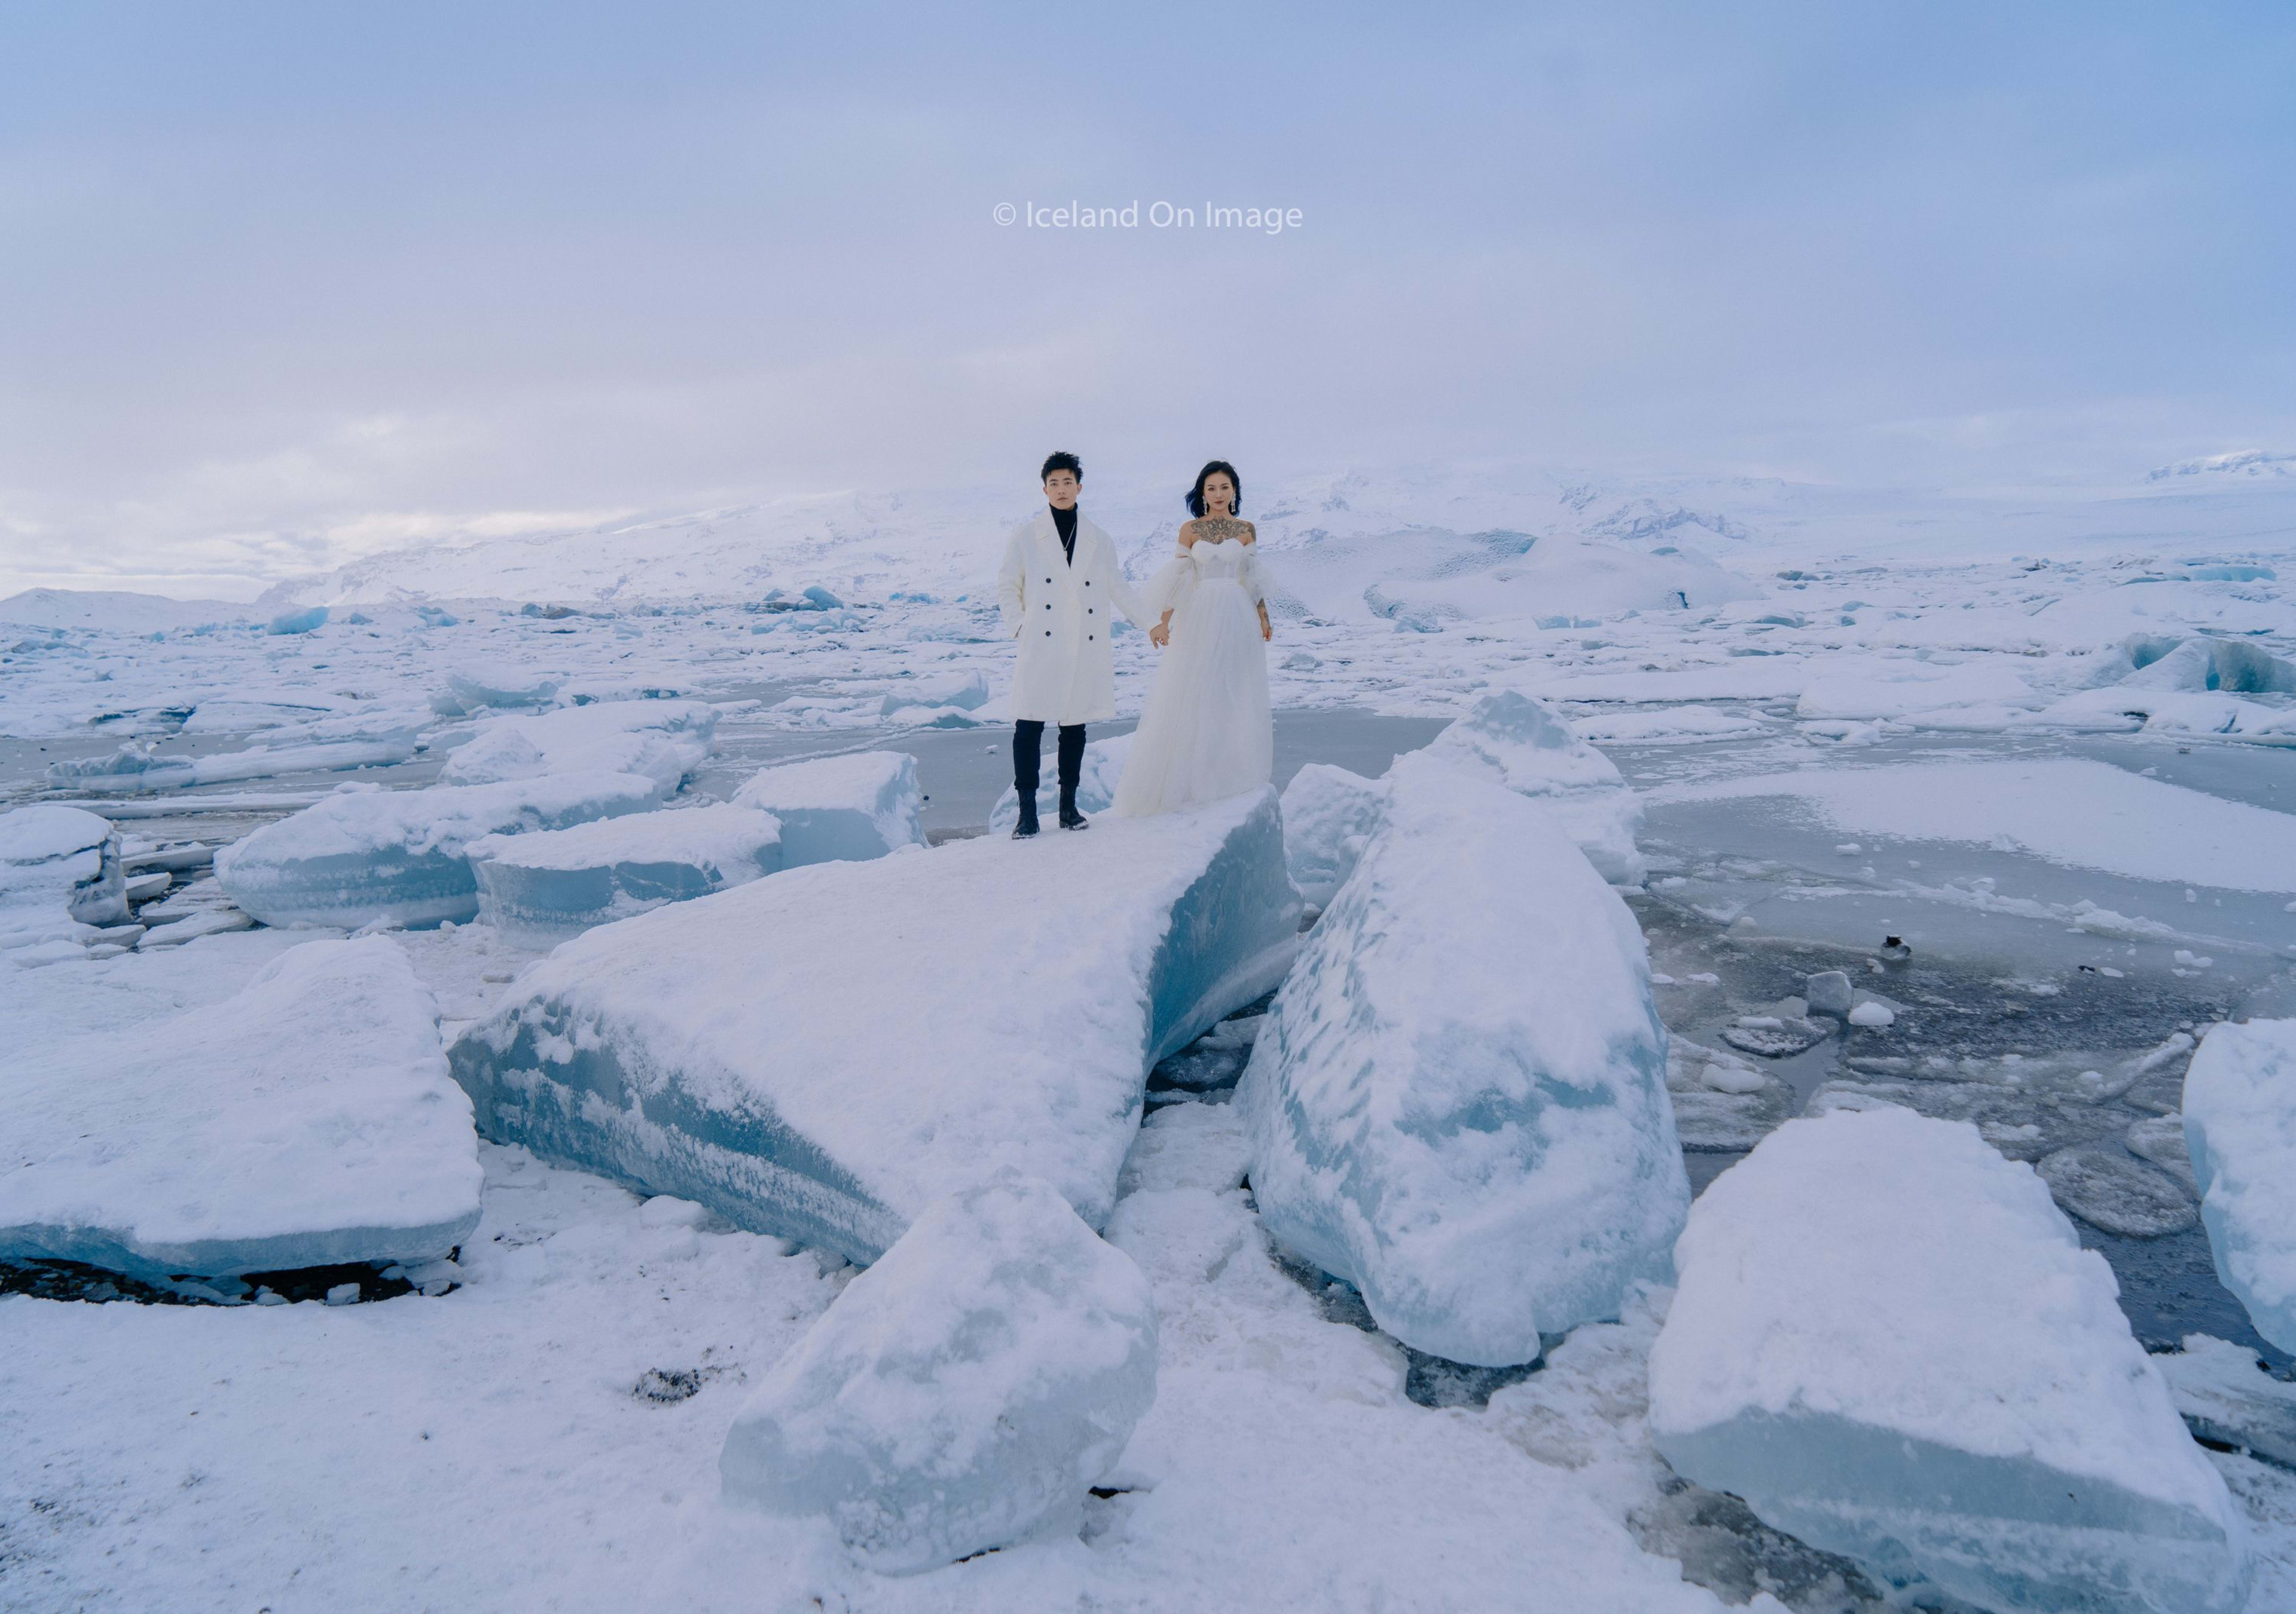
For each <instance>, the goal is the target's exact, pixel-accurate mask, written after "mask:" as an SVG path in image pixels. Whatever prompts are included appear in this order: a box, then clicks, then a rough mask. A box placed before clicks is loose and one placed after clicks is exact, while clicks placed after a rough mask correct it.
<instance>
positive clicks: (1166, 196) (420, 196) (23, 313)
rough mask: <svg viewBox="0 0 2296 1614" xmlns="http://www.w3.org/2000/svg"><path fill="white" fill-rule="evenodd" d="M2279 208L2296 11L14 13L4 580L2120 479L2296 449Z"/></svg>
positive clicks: (2294, 160) (4, 12) (2291, 162)
mask: <svg viewBox="0 0 2296 1614" xmlns="http://www.w3.org/2000/svg"><path fill="white" fill-rule="evenodd" d="M2292 176H2296V8H2290V7H2288V6H2286V5H2285V4H2272V5H2264V4H2257V5H2248V6H2233V5H2226V6H2187V7H2163V6H2158V5H2133V4H2130V5H2125V4H2083V5H2078V6H2076V5H2052V4H2033V5H2021V6H2013V7H2002V6H1964V5H1953V4H1938V5H1925V6H1911V5H1887V6H1883V5H1856V6H1853V5H1817V4H1807V5H1798V4H1770V5H1763V4H1756V5H1750V6H1740V7H1724V6H1703V7H1699V6H1666V5H1632V4H1628V5H1619V4H1603V5H1583V6H1571V7H1452V8H1445V7H1434V8H1414V9H1413V10H1411V11H1410V12H1407V13H1406V12H1403V11H1401V10H1400V8H1391V7H1377V8H1373V7H1363V8H1356V7H1349V6H1333V5H1328V4H1325V5H1316V6H1266V7H1239V6H1234V5H1227V6H1200V7H1191V6H1186V5H1177V6H1164V7H1159V8H1154V9H1153V10H1150V9H1148V8H1122V9H1119V8H1112V7H1098V6H1075V5H1072V6H1070V7H1067V8H1035V9H1021V8H988V9H980V10H972V9H970V8H968V9H966V10H964V11H963V12H959V11H958V10H956V9H955V8H939V7H922V6H919V7H844V8H825V7H806V8H798V7H787V8H781V7H772V8H768V7H758V6H723V7H720V6H709V5H683V6H658V7H611V8H610V7H591V6H583V5H565V4H560V5H551V6H546V7H545V6H539V5H536V6H527V7H512V6H487V7H477V8H471V7H462V6H447V5H425V4H411V5H408V4H402V5H396V6H391V7H387V8H386V7H361V8H353V7H348V6H332V7H312V6H307V5H284V4H279V5H256V4H249V5H235V6H232V7H227V8H226V7H184V6H179V5H168V6H158V5H154V6H148V7H114V6H105V5H100V4H96V5H74V6H49V5H41V4H29V3H25V0H0V246H4V249H5V250H4V251H0V544H4V545H7V547H8V548H9V549H10V550H11V551H12V554H11V556H10V558H9V561H8V562H7V563H6V564H5V566H4V567H0V571H5V572H7V573H9V574H12V575H13V576H14V577H16V578H18V579H20V580H22V579H29V578H46V579H49V580H63V579H64V578H72V579H75V580H78V581H82V582H84V583H86V584H88V585H91V586H93V585H94V584H96V583H98V582H100V581H101V580H102V579H104V578H107V577H109V578H116V579H118V580H119V586H164V587H168V589H169V590H170V591H171V592H198V590H197V589H196V588H195V587H194V586H193V585H195V584H197V583H198V582H199V581H200V580H201V578H210V579H213V580H215V581H216V583H217V586H219V587H220V586H225V584H226V583H228V582H229V581H230V580H231V579H234V578H236V579H239V580H240V583H241V584H242V585H244V584H245V582H246V581H247V580H248V579H253V578H266V577H273V576H276V575H279V574H281V573H283V572H286V571H292V570H297V569H307V568H309V567H312V566H316V565H319V564H324V563H328V562H331V561H337V560H340V559H343V558H346V557H347V556H348V554H350V553H356V552H357V551H359V550H363V549H373V548H376V547H382V546H387V545H395V544H398V543H400V542H405V541H409V540H418V539H424V538H430V537H454V536H467V535H471V534H484V533H489V532H501V531H518V530H530V529H533V528H537V527H538V526H542V527H546V526H550V525H554V524H561V523H564V522H569V521H575V520H588V519H594V518H595V517H598V516H601V515H604V514H607V513H611V512H623V511H662V510H670V509H682V508H691V507H695V506H700V505H704V504H716V503H726V502H733V501H735V500H739V499H742V498H745V497H750V496H758V495H761V494H771V493H778V492H793V491H820V490H824V489H829V488H835V487H852V486H871V487H937V486H949V485H960V484H978V483H983V482H988V481H992V480H995V479H999V478H1003V477H1006V476H1015V477H1017V478H1019V479H1023V480H1025V478H1026V476H1027V473H1028V471H1029V468H1031V467H1033V465H1034V463H1035V461H1036V459H1037V457H1038V456H1039V455H1041V454H1042V452H1043V451H1044V449H1045V448H1046V447H1049V446H1051V445H1053V444H1055V443H1057V444H1062V445H1069V446H1073V447H1078V448H1079V449H1080V450H1082V451H1084V452H1085V453H1087V455H1088V456H1089V457H1090V461H1091V463H1092V464H1093V465H1094V467H1095V470H1096V471H1105V472H1106V473H1107V474H1112V475H1118V476H1123V477H1132V478H1145V477H1152V476H1167V477H1169V476H1173V475H1175V474H1177V475H1178V476H1179V477H1181V478H1183V479H1185V475H1186V473H1187V471H1188V470H1189V469H1191V468H1193V465H1194V464H1195V463H1198V462H1200V461H1201V459H1202V458H1203V457H1205V456H1206V455H1209V454H1211V453H1215V452H1217V453H1220V454H1223V455H1226V456H1227V457H1230V458H1233V459H1235V460H1237V461H1238V462H1239V463H1248V464H1250V465H1251V466H1252V467H1253V469H1254V471H1255V473H1257V474H1258V475H1259V476H1261V477H1280V476H1283V475H1286V474H1291V473H1308V472H1314V471H1323V470H1329V469H1337V468H1340V467H1344V466H1349V465H1385V464H1393V463H1427V462H1434V463H1441V462H1444V461H1447V460H1456V459H1481V458H1491V457H1504V458H1510V459H1521V460H1528V461H1530V462H1534V463H1554V464H1557V465H1571V466H1583V467H1588V468H1592V469H1595V470H1598V471H1620V472H1635V471H1702V472H1703V471H1726V472H1737V471H1743V472H1748V473H1753V474H1766V475H1771V474H1774V475H1784V476H1791V477H1797V478H1806V479H1818V480H1829V481H1845V482H1857V483H1878V484H1891V485H1898V484H1909V485H1946V486H1956V487H1973V486H2003V485H2025V484H2032V483H2039V482H2052V481H2065V480H2071V481H2076V482H2087V483H2097V484H2103V485H2118V484H2121V483H2126V482H2130V481H2133V480H2135V479H2137V478H2139V477H2141V475H2142V473H2143V471H2144V470H2145V469H2146V468H2147V467H2149V466H2151V465H2153V464H2157V463H2162V462H2164V461H2167V460H2170V459H2176V458H2180V457H2185V456H2187V455H2198V454H2206V453H2213V452H2218V451H2222V450H2226V449H2235V448H2244V447H2267V448H2292V447H2296V403H2292V401H2291V400H2292V397H2296V389H2292V386H2291V381H2292V377H2296V365H2292V359H2296V299H2292V298H2291V296H2290V294H2289V291H2288V288H2289V287H2290V286H2292V285H2296V177H2292ZM1071 199H1074V200H1078V201H1086V202H1091V203H1105V204H1111V205H1119V206H1120V205H1122V204H1124V203H1126V202H1131V201H1137V202H1139V203H1140V204H1141V205H1142V206H1143V207H1144V208H1146V207H1148V206H1149V205H1150V204H1152V203H1153V202H1154V201H1157V200H1159V199H1162V200H1167V201H1173V202H1176V203H1178V204H1182V205H1188V204H1194V205H1197V206H1199V207H1201V205H1202V204H1203V203H1205V202H1216V203H1222V204H1227V205H1234V206H1238V207H1247V206H1260V207H1279V208H1295V207H1296V208H1298V209H1300V212H1301V215H1302V219H1303V223H1302V225H1301V227H1300V229H1298V230H1297V231H1292V232H1287V233H1284V234H1283V235H1280V236H1275V237H1272V238H1271V237H1269V236H1267V235H1265V234H1261V233H1249V232H1244V231H1235V230H1222V231H1213V230H1210V229H1204V228H1197V229H1194V230H1185V229H1178V228H1171V229H1166V230H1157V229H1153V228H1152V227H1148V226H1147V225H1145V223H1144V224H1143V225H1142V226H1140V227H1137V228H1134V229H1129V230H1126V229H1116V230H1102V231H1094V232H1090V233H1087V232H1083V231H1054V230H1031V229H1028V228H1025V227H1022V226H1020V225H1013V226H1000V225H997V224H996V222H995V217H994V212H993V209H995V208H996V205H997V204H998V203H1000V202H1010V203H1013V204H1014V205H1015V206H1022V205H1026V204H1029V203H1030V202H1035V203H1037V204H1049V203H1058V202H1063V201H1070V200H1071ZM1176 467H1177V468H1178V469H1177V472H1176V471H1175V468H1176ZM0 580H4V579H0Z"/></svg>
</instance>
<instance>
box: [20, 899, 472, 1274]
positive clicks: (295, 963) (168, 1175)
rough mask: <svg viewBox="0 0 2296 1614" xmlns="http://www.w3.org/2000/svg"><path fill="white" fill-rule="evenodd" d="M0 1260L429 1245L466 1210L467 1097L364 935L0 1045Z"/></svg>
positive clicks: (219, 1269)
mask: <svg viewBox="0 0 2296 1614" xmlns="http://www.w3.org/2000/svg"><path fill="white" fill-rule="evenodd" d="M0 1137H5V1138H6V1139H7V1145H6V1148H5V1150H4V1151H0V1258H8V1259H13V1260H39V1259H57V1260H71V1261H84V1262H86V1263H88V1264H90V1265H92V1266H104V1267H110V1268H112V1269H113V1270H116V1271H121V1272H129V1273H139V1274H155V1273H156V1274H202V1275H209V1276H214V1275H224V1274H237V1273H246V1272H270V1271H276V1270H279V1269H283V1268H291V1267H299V1266H332V1265H335V1264H337V1263H340V1262H347V1261H417V1260H428V1259H431V1258H436V1257H439V1256H443V1255H445V1254H446V1253H447V1251H448V1250H449V1249H453V1248H454V1247H455V1246H456V1245H457V1244H460V1243H461V1242H462V1241H463V1239H464V1238H465V1237H467V1236H468V1235H469V1233H470V1231H471V1228H472V1227H474V1226H476V1225H477V1224H478V1219H479V1180H480V1171H479V1160H478V1139H477V1136H476V1135H475V1134H474V1133H473V1132H472V1130H471V1105H470V1100H469V1099H468V1098H466V1097H465V1096H464V1095H463V1093H462V1092H461V1090H460V1089H458V1088H457V1087H456V1086H455V1084H454V1082H453V1081H452V1080H450V1079H449V1078H448V1077H447V1061H446V1058H445V1055H444V1054H443V1053H442V1052H441V1051H440V1048H439V1027H438V1020H437V1013H436V1010H435V1009H434V1007H433V1005H432V1004H431V1000H430V992H429V991H428V990H427V989H426V988H425V987H423V986H422V982H420V981H419V980H417V979H415V976H414V970H413V969H412V968H411V967H410V966H409V965H408V963H407V962H406V954H404V953H403V952H401V951H400V950H399V948H398V944H397V943H395V942H393V941H391V940H389V938H384V937H379V936H378V937H367V938H363V939H360V940H357V941H315V942H309V943H306V944H305V945H304V946H299V947H297V948H294V949H293V950H292V951H291V952H288V953H284V954H281V955H280V956H279V957H278V958H276V959H275V960H273V961H272V962H271V963H269V964H268V965H266V966H265V968H264V970H263V971H262V972H261V973H260V974H258V976H257V977H256V978H255V979H254V980H253V981H252V982H251V983H250V985H249V986H248V987H246V988H245V989H244V990H242V991H241V992H239V993H237V994H236V995H233V996H231V997H228V998H225V999H224V1000H223V1001H222V1002H220V1003H217V1004H209V1005H208V1006H205V1007H201V1008H197V1009H192V1010H189V1011H186V1012H184V1013H181V1014H176V1015H173V1016H169V1017H168V1018H165V1019H161V1020H152V1021H146V1022H144V1023H143V1024H140V1025H137V1026H135V1027H132V1028H128V1029H127V1030H124V1031H117V1032H110V1033H96V1034H94V1035H91V1036H86V1037H83V1038H79V1039H78V1040H75V1041H73V1042H70V1043H69V1044H67V1045H65V1046H64V1047H63V1049H62V1051H61V1053H57V1052H54V1051H47V1052H44V1053H40V1054H39V1055H37V1057H20V1056H16V1055H12V1054H11V1053H7V1052H6V1051H4V1050H0Z"/></svg>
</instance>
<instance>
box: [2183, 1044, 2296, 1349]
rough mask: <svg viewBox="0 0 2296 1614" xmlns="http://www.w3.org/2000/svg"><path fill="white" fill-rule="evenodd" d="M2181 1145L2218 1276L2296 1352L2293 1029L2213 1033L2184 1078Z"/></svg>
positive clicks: (2255, 1318) (2262, 1329) (2266, 1330)
mask: <svg viewBox="0 0 2296 1614" xmlns="http://www.w3.org/2000/svg"><path fill="white" fill-rule="evenodd" d="M2185 1146H2186V1148H2187V1149H2189V1150H2190V1151H2191V1153H2192V1160H2193V1173H2194V1177H2195V1179H2196V1180H2197V1181H2198V1182H2199V1184H2200V1188H2201V1221H2202V1224H2203V1225H2206V1226H2207V1228H2208V1230H2209V1248H2210V1250H2212V1251H2213V1252H2214V1253H2215V1256H2216V1264H2217V1276H2218V1277H2219V1278H2221V1279H2223V1280H2224V1286H2225V1287H2226V1289H2229V1290H2232V1291H2233V1293H2235V1295H2238V1296H2239V1297H2240V1303H2241V1304H2242V1305H2243V1306H2245V1307H2248V1316H2249V1321H2250V1322H2251V1323H2255V1324H2256V1331H2257V1332H2258V1333H2259V1334H2262V1335H2263V1336H2264V1337H2265V1338H2266V1339H2267V1340H2271V1341H2272V1343H2274V1344H2275V1345H2276V1346H2278V1347H2279V1348H2281V1349H2283V1350H2286V1351H2296V1020H2250V1021H2248V1022H2246V1023H2245V1024H2242V1025H2235V1024H2231V1023H2226V1024H2223V1025H2218V1026H2216V1027H2213V1028H2210V1031H2209V1034H2208V1035H2207V1036H2204V1037H2202V1039H2201V1048H2200V1052H2199V1053H2195V1054H2194V1055H2193V1062H2192V1065H2191V1067H2190V1068H2189V1069H2186V1070H2185Z"/></svg>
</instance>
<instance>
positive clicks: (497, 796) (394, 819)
mask: <svg viewBox="0 0 2296 1614" xmlns="http://www.w3.org/2000/svg"><path fill="white" fill-rule="evenodd" d="M659 798H660V787H659V786H658V785H657V783H656V782H654V781H653V780H652V779H646V778H641V777H639V776H638V775H636V774H553V775H552V776H550V777H547V778H543V779H520V780H512V781H511V782H507V783H503V784H471V785H459V786H455V785H441V786H437V787H434V788H432V789H430V790H423V791H344V792H342V793H340V794H337V795H333V796H329V797H327V798H325V799H324V800H321V801H318V802H316V803H314V804H313V805H311V806H310V807H305V808H304V809H303V810H302V811H301V812H299V813H296V814H293V815H291V816H289V817H285V818H283V819H281V820H279V821H278V822H277V823H269V824H266V825H264V827H263V828H261V829H259V830H258V831H256V832H255V833H253V834H252V835H250V836H249V837H248V838H247V839H246V840H242V841H239V842H237V843H235V844H234V845H232V846H228V847H225V848H223V849H222V850H221V851H219V852H217V854H216V858H215V870H216V878H217V880H218V881H221V882H222V885H223V889H224V892H225V895H226V896H228V897H230V898H231V899H232V901H234V902H235V903H237V904H238V905H240V906H241V907H242V908H243V909H245V910H246V911H247V912H248V913H250V914H253V915H254V916H255V917H256V918H258V919H259V920H261V921H262V922H264V923H265V924H267V925H290V924H312V925H341V926H344V927H346V928H353V929H355V928H357V926H360V925H366V924H373V923H377V922H383V923H391V924H401V925H423V924H437V923H438V922H439V921H441V920H447V919H451V920H454V921H455V922H457V923H460V922H462V921H463V920H467V919H474V918H476V917H477V916H478V912H479V883H478V878H477V876H476V875H474V874H473V873H471V864H470V859H469V858H468V856H466V855H465V853H466V850H467V848H469V846H470V844H471V842H472V841H474V840H479V839H480V837H481V836H486V835H511V834H521V833H525V832H530V831H536V830H558V829H565V828H567V827H568V826H570V825H572V824H577V823H588V822H589V821H590V820H591V819H594V818H606V817H611V816H613V815H616V814H620V813H635V812H638V811H641V810H643V809H644V808H646V807H652V806H653V805H654V803H655V801H656V800H657V799H659Z"/></svg>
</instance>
